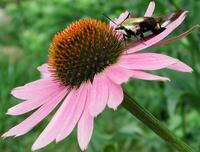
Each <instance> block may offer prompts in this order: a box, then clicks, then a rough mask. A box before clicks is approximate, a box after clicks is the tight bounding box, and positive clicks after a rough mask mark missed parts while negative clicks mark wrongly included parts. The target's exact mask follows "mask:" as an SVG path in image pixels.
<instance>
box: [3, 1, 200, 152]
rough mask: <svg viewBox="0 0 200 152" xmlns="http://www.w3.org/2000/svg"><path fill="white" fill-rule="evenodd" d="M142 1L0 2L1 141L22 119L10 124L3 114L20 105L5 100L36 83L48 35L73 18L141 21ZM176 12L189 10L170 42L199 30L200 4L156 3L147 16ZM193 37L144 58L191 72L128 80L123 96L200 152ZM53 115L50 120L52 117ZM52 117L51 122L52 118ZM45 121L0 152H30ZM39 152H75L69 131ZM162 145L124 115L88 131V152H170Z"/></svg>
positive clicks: (199, 57)
mask: <svg viewBox="0 0 200 152" xmlns="http://www.w3.org/2000/svg"><path fill="white" fill-rule="evenodd" d="M148 3H149V1H147V0H142V1H141V0H126V1H124V0H115V1H114V0H113V1H108V0H98V1H97V0H73V1H72V0H0V135H2V134H3V133H4V132H5V131H7V130H8V129H9V128H11V127H12V126H14V125H15V124H17V123H18V122H20V121H21V120H23V119H24V118H26V117H27V116H28V115H29V114H26V115H22V116H18V117H11V116H6V115H5V113H6V111H7V109H8V108H10V107H11V106H14V105H15V104H17V103H19V102H20V101H19V100H17V99H15V98H14V97H12V96H11V95H10V90H11V89H12V88H14V87H16V86H20V85H24V84H25V83H27V82H30V81H32V80H35V79H38V78H39V73H38V71H37V70H36V68H37V66H39V65H40V64H42V63H45V62H46V61H47V51H48V47H49V44H50V42H51V39H52V36H53V35H54V34H55V33H56V32H57V31H59V30H62V29H64V28H65V27H66V26H67V25H68V24H69V23H71V22H73V21H75V20H78V19H80V18H97V19H101V20H104V21H106V22H108V21H107V20H106V19H105V18H104V17H103V16H102V13H106V14H108V16H110V17H111V18H115V17H117V16H118V15H119V14H120V13H121V12H122V11H125V10H129V11H130V12H132V13H134V14H137V15H143V14H144V12H145V9H146V7H147V6H148ZM177 9H183V10H189V13H188V17H187V19H186V20H185V22H184V23H183V24H182V25H181V26H180V27H179V28H178V29H177V30H176V31H174V32H173V33H172V34H171V35H170V36H169V37H171V36H173V35H176V34H180V33H181V32H183V31H184V30H186V29H188V28H189V27H191V26H193V25H195V24H197V23H198V24H199V23H200V15H199V10H200V1H199V0H190V1H188V0H166V1H163V0H157V1H156V10H155V13H154V16H159V15H162V14H164V13H169V12H171V11H175V10H177ZM199 40H200V31H198V30H196V31H194V32H193V33H192V34H191V35H190V36H188V37H186V38H183V39H181V40H179V41H177V42H173V43H171V44H168V45H165V46H161V47H153V48H150V49H147V50H145V51H153V52H161V53H164V54H167V55H170V56H173V57H176V58H179V59H180V60H182V61H184V62H185V63H187V64H188V65H190V66H191V67H192V68H193V69H194V72H193V73H192V74H183V73H178V72H174V71H170V70H161V71H158V72H157V73H158V74H161V75H165V76H169V77H170V78H171V82H149V81H142V80H130V81H129V82H128V83H127V84H125V87H126V89H127V90H128V92H129V93H130V94H131V96H133V97H134V98H135V99H136V100H137V101H138V102H139V103H140V104H141V105H143V106H144V107H146V108H147V109H148V110H150V111H151V112H152V113H153V114H154V115H155V116H156V117H157V118H158V119H159V120H161V121H163V123H165V124H166V125H167V126H168V128H169V129H171V130H172V131H173V132H174V133H176V134H177V135H178V136H179V137H181V138H183V139H184V140H185V141H186V142H187V143H188V144H189V145H191V146H192V147H193V148H194V151H195V152H198V151H200V41H199ZM52 114H53V113H52ZM52 114H51V116H52ZM51 116H49V117H48V118H47V119H45V121H43V122H42V123H40V124H39V125H38V126H37V127H36V128H34V129H33V130H32V131H30V132H29V133H27V134H26V135H24V136H22V137H18V138H15V139H13V138H8V139H2V138H1V139H0V151H1V152H29V151H31V145H32V143H33V142H34V140H35V139H36V138H37V136H39V134H40V133H41V131H42V130H43V129H44V127H45V126H46V125H47V123H48V122H49V120H50V118H51ZM39 151H41V152H65V151H68V152H79V151H80V149H79V147H78V144H77V139H76V132H75V131H74V132H73V133H72V134H71V135H70V136H69V137H68V138H67V139H65V140H63V141H62V142H60V143H58V144H55V143H52V144H50V145H49V146H47V147H45V148H43V149H42V150H39ZM174 151H175V150H174V149H171V148H170V146H169V145H168V144H166V143H165V142H164V141H163V140H162V139H160V138H159V137H158V136H157V135H155V134H154V133H153V132H152V131H151V130H149V129H148V128H147V127H145V126H144V125H143V124H142V123H141V122H139V121H138V120H137V119H136V118H134V117H132V116H131V115H130V114H129V113H128V112H127V111H125V110H124V109H123V108H121V107H120V108H118V110H117V111H113V110H110V109H108V108H107V109H106V110H105V111H104V113H102V114H101V116H99V117H98V118H96V119H95V128H94V134H93V137H92V140H91V142H90V144H89V147H88V149H87V152H174Z"/></svg>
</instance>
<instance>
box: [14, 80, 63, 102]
mask: <svg viewBox="0 0 200 152" xmlns="http://www.w3.org/2000/svg"><path fill="white" fill-rule="evenodd" d="M59 88H60V85H59V84H58V83H57V82H55V81H53V80H52V79H51V78H45V79H39V80H36V81H33V82H31V83H28V84H26V85H24V86H21V87H17V88H15V89H13V90H12V91H11V94H12V95H13V96H14V97H16V98H19V99H22V100H27V99H33V98H35V97H40V96H42V97H43V96H44V94H45V93H47V94H48V93H49V92H51V91H50V90H52V91H53V90H57V89H59ZM46 90H49V91H46Z"/></svg>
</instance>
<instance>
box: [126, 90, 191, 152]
mask: <svg viewBox="0 0 200 152" xmlns="http://www.w3.org/2000/svg"><path fill="white" fill-rule="evenodd" d="M122 106H123V107H124V108H125V109H126V110H127V111H129V112H130V113H131V114H132V115H134V116H135V117H136V118H138V119H139V120H140V121H142V122H143V123H144V124H145V125H146V126H148V127H149V128H150V129H151V130H153V131H154V132H155V133H156V134H157V135H158V136H160V137H161V138H162V139H164V140H165V141H166V142H167V143H169V144H170V145H171V146H172V147H174V148H175V149H176V150H177V151H179V152H193V150H192V149H191V148H190V147H189V146H188V145H187V144H186V143H185V142H184V141H183V140H181V139H180V138H178V137H177V136H176V135H175V134H174V133H172V132H171V131H170V130H169V129H168V128H166V127H165V126H164V125H163V124H162V123H161V122H160V121H159V120H158V119H157V118H155V117H154V116H153V115H152V114H151V113H150V112H149V111H147V110H146V109H145V108H143V107H142V106H140V105H139V104H138V103H137V102H136V101H135V100H134V99H133V98H131V97H130V96H129V95H128V94H127V93H126V92H124V101H123V102H122Z"/></svg>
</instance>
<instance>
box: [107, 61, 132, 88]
mask: <svg viewBox="0 0 200 152" xmlns="http://www.w3.org/2000/svg"><path fill="white" fill-rule="evenodd" d="M105 72H106V75H107V76H108V77H109V78H110V79H111V80H112V81H113V82H115V83H116V84H122V83H124V82H127V81H128V79H129V78H130V77H131V75H132V72H131V71H130V70H128V69H126V68H124V67H121V66H119V65H112V66H110V67H108V68H106V70H105Z"/></svg>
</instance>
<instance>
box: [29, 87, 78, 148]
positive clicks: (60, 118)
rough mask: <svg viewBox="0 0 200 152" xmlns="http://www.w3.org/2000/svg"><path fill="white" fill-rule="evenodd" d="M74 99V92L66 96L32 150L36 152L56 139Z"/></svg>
mask: <svg viewBox="0 0 200 152" xmlns="http://www.w3.org/2000/svg"><path fill="white" fill-rule="evenodd" d="M74 98H75V90H71V91H70V93H69V94H68V95H67V97H66V98H65V100H64V101H63V103H62V105H61V106H60V108H59V109H58V110H57V112H56V113H55V115H54V116H53V118H52V119H51V121H50V123H49V124H48V125H47V127H46V128H45V129H44V130H43V132H42V133H41V134H40V136H39V137H38V138H37V140H36V141H35V142H34V144H33V146H32V150H37V149H40V148H42V147H45V146H46V145H48V144H49V143H51V142H52V141H53V140H55V139H56V136H57V135H58V133H59V131H60V130H61V128H62V126H63V125H62V124H63V122H64V120H65V119H66V117H68V113H66V112H68V111H69V109H70V107H71V105H73V99H74Z"/></svg>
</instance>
